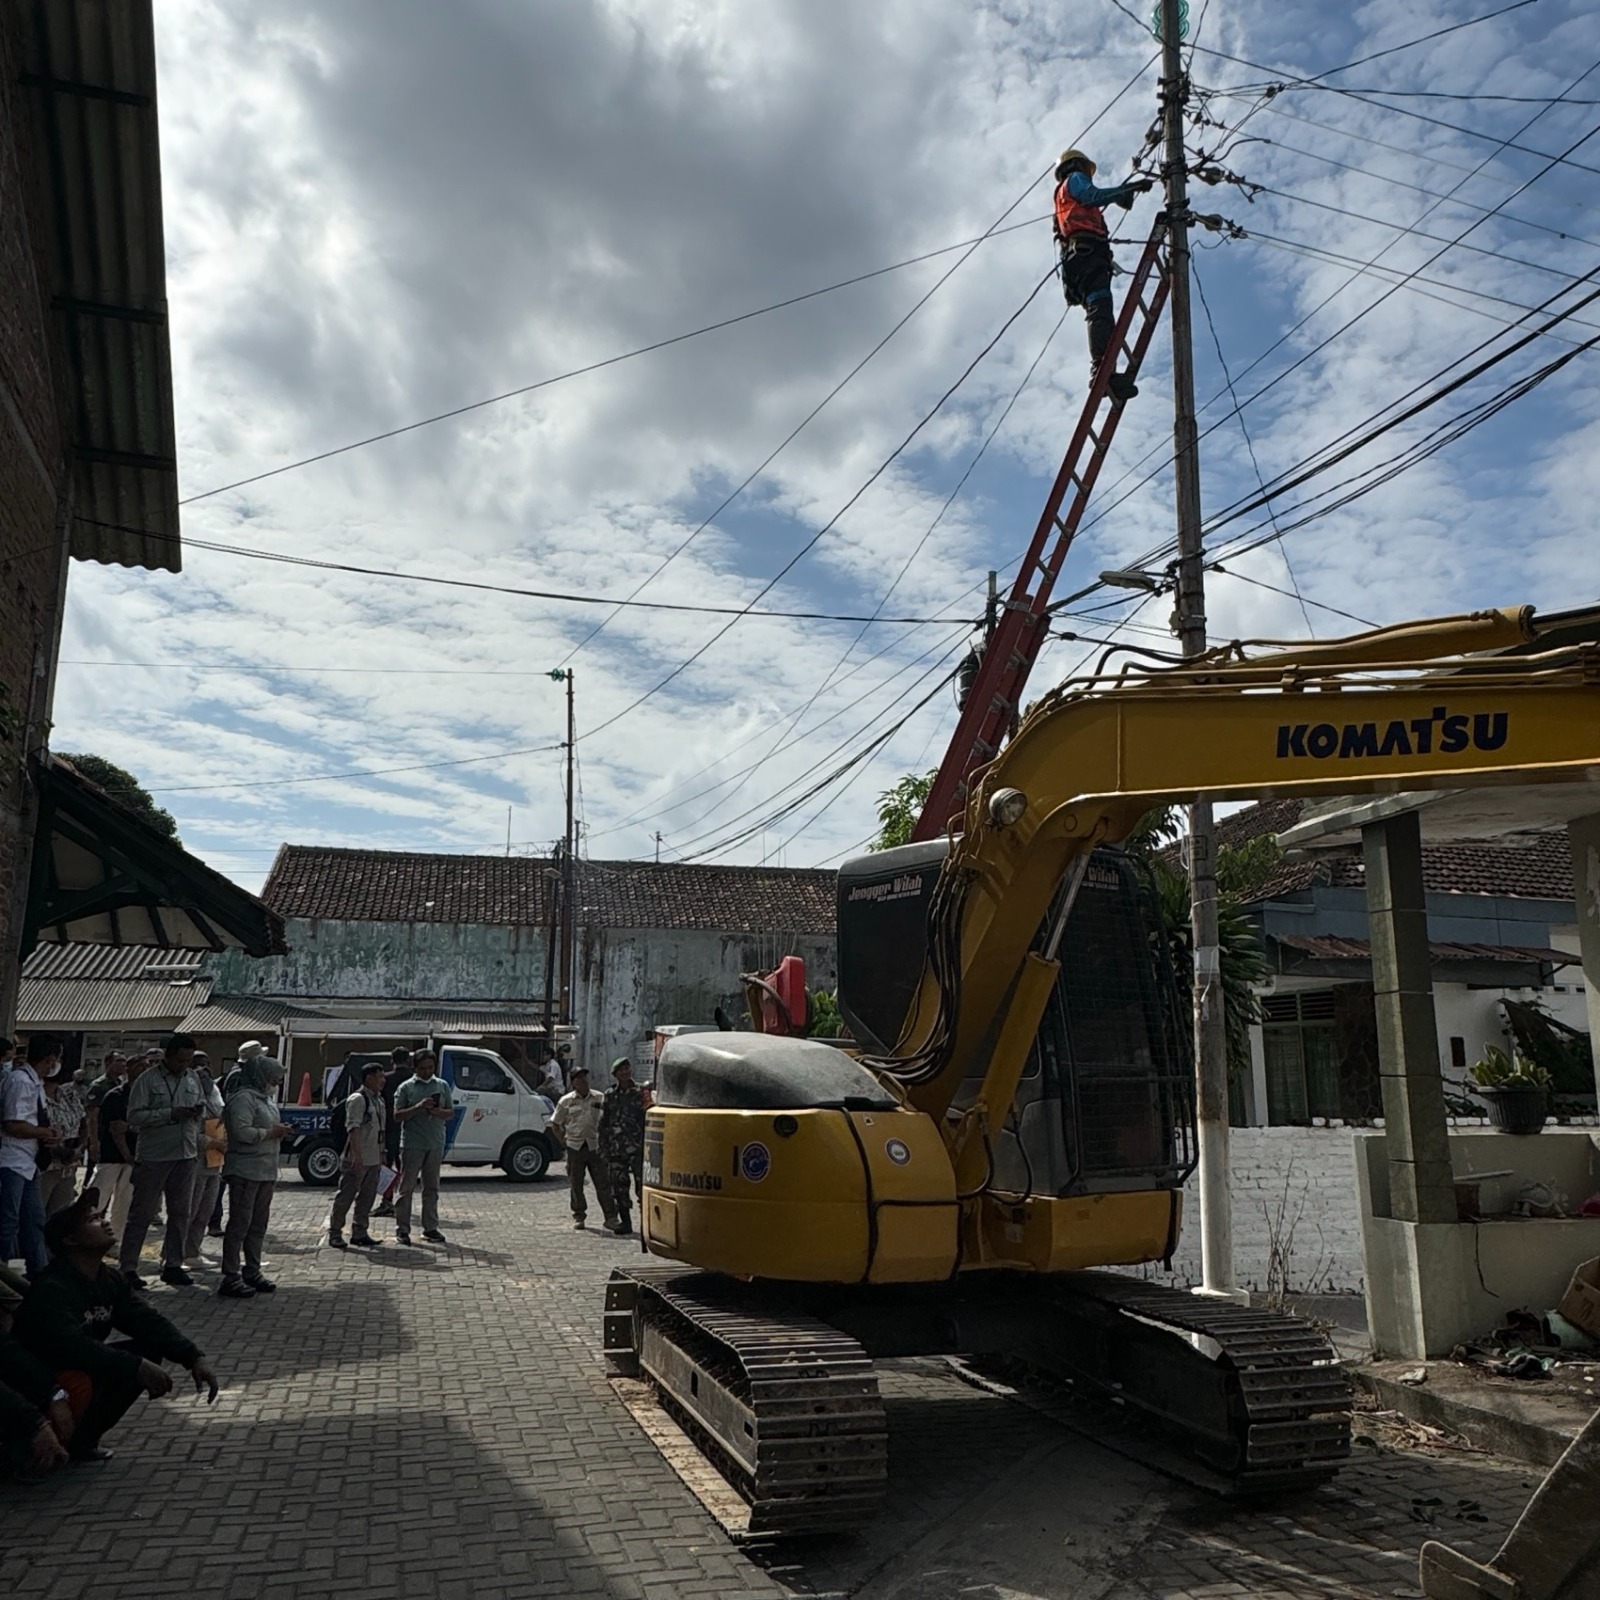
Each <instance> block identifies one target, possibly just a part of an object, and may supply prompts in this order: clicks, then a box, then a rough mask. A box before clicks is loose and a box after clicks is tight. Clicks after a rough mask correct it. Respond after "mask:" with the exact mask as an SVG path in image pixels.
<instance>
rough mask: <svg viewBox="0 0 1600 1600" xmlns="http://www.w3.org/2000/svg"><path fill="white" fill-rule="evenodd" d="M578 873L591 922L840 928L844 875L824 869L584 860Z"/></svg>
mask: <svg viewBox="0 0 1600 1600" xmlns="http://www.w3.org/2000/svg"><path fill="white" fill-rule="evenodd" d="M580 871H581V876H580V880H579V885H578V912H579V917H580V920H581V921H582V922H583V923H584V925H585V926H588V927H603V928H706V929H716V930H719V931H721V932H724V933H768V932H771V933H821V934H831V933H832V932H833V931H834V893H835V886H836V884H837V883H838V874H837V873H835V872H832V871H830V870H828V869H826V868H815V867H703V866H696V865H692V864H683V863H678V862H667V861H662V862H659V863H657V862H650V861H585V862H582V863H581V864H580Z"/></svg>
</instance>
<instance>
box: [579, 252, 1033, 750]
mask: <svg viewBox="0 0 1600 1600" xmlns="http://www.w3.org/2000/svg"><path fill="white" fill-rule="evenodd" d="M1054 277H1055V269H1054V267H1052V268H1051V269H1050V271H1049V272H1047V273H1046V274H1045V275H1044V277H1042V278H1041V279H1040V280H1039V282H1038V283H1037V284H1035V285H1034V287H1033V289H1032V291H1031V292H1030V293H1029V295H1028V297H1027V299H1025V300H1024V301H1023V302H1022V304H1021V305H1020V306H1018V307H1017V309H1016V310H1015V311H1013V312H1012V313H1011V315H1010V316H1009V317H1007V318H1006V320H1005V322H1004V323H1002V324H1001V326H1000V329H999V331H998V332H996V333H995V335H994V336H993V338H991V339H990V340H989V342H988V343H987V344H986V345H985V346H984V347H983V349H981V350H980V351H979V352H978V353H977V355H975V356H974V357H973V358H972V360H971V361H970V362H969V363H968V365H967V367H966V370H965V371H964V372H962V374H961V376H960V377H959V378H957V379H956V381H955V382H954V383H953V384H951V385H950V387H949V388H948V389H946V390H945V392H944V393H943V394H942V395H941V396H940V397H939V399H938V400H937V401H936V402H935V403H934V406H933V408H932V410H930V411H929V412H928V413H927V414H926V415H925V416H924V417H923V418H922V419H921V421H919V422H918V423H917V425H916V426H915V427H914V428H913V429H912V430H911V432H910V433H908V434H907V435H906V436H905V438H904V439H902V440H901V441H900V443H899V444H897V445H896V446H895V447H894V449H893V450H891V451H890V452H889V454H888V455H887V456H886V457H885V458H884V459H883V461H882V462H881V463H880V464H879V465H878V467H877V468H876V469H874V471H873V472H872V473H871V474H870V476H869V477H868V478H867V481H866V482H865V483H863V484H862V485H861V487H860V488H859V489H857V490H856V491H855V493H854V494H852V495H851V496H850V497H849V499H847V500H846V501H845V503H844V504H843V505H842V506H840V507H839V509H838V510H837V511H835V512H834V514H833V515H832V516H831V517H829V518H828V520H827V521H826V522H825V523H824V524H823V525H822V526H821V527H820V528H818V529H817V531H816V532H815V533H814V534H812V535H811V537H810V538H809V539H807V540H806V542H805V543H804V544H803V545H801V546H800V548H799V549H798V550H797V551H796V552H795V553H794V554H793V555H792V556H791V557H790V558H789V559H788V561H786V562H785V563H784V564H783V566H782V567H780V568H779V569H778V571H777V572H775V573H774V574H773V575H772V577H770V578H769V579H768V580H767V581H766V583H765V584H764V585H763V586H762V589H761V592H760V593H759V594H758V595H757V596H756V599H755V600H752V601H751V602H750V604H751V606H754V605H755V603H756V600H761V599H763V598H764V597H765V596H767V595H768V594H770V593H771V592H772V590H773V589H775V588H776V587H777V585H778V584H779V583H781V582H782V581H783V579H784V578H786V577H787V576H788V575H789V574H790V573H791V572H792V571H794V569H795V568H796V567H797V566H798V565H799V564H800V562H801V561H802V560H803V559H804V558H805V557H806V555H807V554H808V553H809V552H810V551H811V550H813V549H815V547H816V546H817V544H818V543H819V542H820V541H821V540H822V538H823V537H824V536H825V535H826V534H827V533H829V532H830V531H831V530H832V529H833V528H834V527H835V526H836V524H837V523H838V522H839V519H840V518H841V517H843V516H844V515H845V513H846V512H847V511H849V510H850V508H851V507H852V506H854V505H855V504H856V502H857V501H858V500H860V498H861V497H862V496H863V495H864V494H865V493H866V492H867V490H868V489H870V488H871V487H872V486H873V484H875V483H876V482H877V481H878V479H879V478H881V477H882V476H883V474H884V473H885V472H887V471H888V470H889V468H890V467H891V466H892V465H893V464H894V463H895V461H897V460H898V459H899V457H900V456H901V455H902V454H904V452H905V451H906V450H908V449H909V448H910V447H911V445H912V443H913V442H914V441H915V440H916V438H917V436H918V434H920V433H921V432H922V430H923V429H924V428H926V427H927V425H928V424H929V423H930V422H932V421H933V419H934V418H935V417H936V416H937V415H938V414H939V412H940V411H941V410H943V408H944V405H945V402H946V401H947V400H949V399H950V397H951V396H952V395H954V394H955V392H956V391H957V390H958V389H959V388H960V387H961V385H962V384H964V383H965V382H966V381H967V379H968V378H969V377H971V376H972V374H973V372H974V371H975V370H976V369H977V367H978V365H979V363H980V362H981V361H982V360H983V359H984V357H985V356H987V355H988V354H989V352H990V351H991V350H993V349H994V347H995V346H996V345H997V344H998V343H999V342H1000V341H1001V339H1003V338H1004V337H1005V335H1006V333H1007V332H1008V331H1009V330H1010V328H1011V325H1012V324H1013V323H1014V322H1015V321H1016V320H1017V318H1018V317H1020V316H1021V315H1022V313H1023V312H1024V311H1026V310H1027V309H1028V307H1029V306H1030V305H1032V304H1033V301H1034V300H1035V298H1036V297H1037V296H1038V294H1039V291H1040V290H1041V289H1043V288H1044V286H1045V285H1046V284H1047V283H1049V282H1050V281H1051V279H1053V278H1054ZM738 621H739V617H737V616H736V617H733V618H730V619H729V621H727V622H726V623H724V624H723V626H722V627H721V628H719V629H718V630H717V631H716V632H715V633H714V634H712V636H711V637H710V638H709V639H707V640H706V642H705V643H704V644H702V645H701V646H700V647H699V648H698V649H697V650H695V651H694V652H693V653H692V654H691V655H689V656H688V657H687V658H686V659H684V660H683V661H680V662H679V663H678V665H677V666H675V667H674V668H673V669H672V671H671V672H669V673H668V674H667V675H666V677H664V678H662V679H660V680H659V681H658V682H656V683H654V684H652V685H651V687H650V688H648V689H646V690H645V692H644V693H643V694H642V695H640V696H639V697H638V698H637V699H636V700H634V701H632V702H630V703H629V704H628V705H626V706H624V707H623V708H622V710H621V711H618V712H615V713H614V714H613V715H611V716H610V717H607V718H606V720H605V721H604V722H602V723H600V724H599V725H598V726H596V727H594V728H592V729H590V731H589V735H588V737H591V738H592V737H593V736H594V735H595V734H597V733H601V732H603V731H604V730H605V729H606V728H609V727H611V726H612V725H613V724H615V723H617V722H620V721H621V720H622V719H623V718H624V717H625V716H627V715H629V713H630V712H633V711H637V710H638V709H639V707H640V706H642V705H643V704H644V703H645V702H646V701H647V700H650V699H651V698H653V697H654V696H655V695H657V694H659V693H660V692H661V690H663V689H665V688H666V687H667V685H668V684H669V683H671V682H672V681H673V680H674V679H675V678H677V677H678V676H679V675H680V674H681V673H683V672H685V671H687V670H688V669H689V667H691V666H692V665H693V664H694V663H695V662H696V661H698V660H699V659H700V657H701V656H703V655H704V654H705V653H706V651H708V650H709V649H710V648H711V647H712V646H713V645H714V644H716V643H717V641H718V640H719V639H722V638H724V637H726V635H727V633H728V632H729V630H730V629H731V628H732V627H733V626H734V624H735V623H736V622H738Z"/></svg>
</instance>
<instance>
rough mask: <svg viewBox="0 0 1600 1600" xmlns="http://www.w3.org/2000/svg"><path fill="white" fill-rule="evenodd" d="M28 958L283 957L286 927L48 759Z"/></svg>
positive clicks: (26, 936)
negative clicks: (103, 950) (48, 951)
mask: <svg viewBox="0 0 1600 1600" xmlns="http://www.w3.org/2000/svg"><path fill="white" fill-rule="evenodd" d="M30 773H31V776H32V778H33V781H34V784H35V786H36V788H37V791H38V802H39V821H38V827H37V831H36V833H35V836H34V850H33V874H32V878H31V881H30V882H29V885H28V910H27V915H26V917H25V918H24V920H23V929H22V954H23V955H24V956H27V955H28V954H29V952H31V951H32V950H33V948H34V946H35V945H37V944H40V943H46V944H49V943H56V944H66V943H71V942H77V943H83V944H141V945H159V946H162V947H163V948H167V949H184V950H227V949H236V950H244V951H246V952H247V953H248V954H250V955H254V956H266V955H281V954H283V953H284V951H285V948H286V947H285V945H284V942H283V923H282V922H281V921H280V920H279V919H278V917H276V916H275V915H274V914H273V913H272V912H271V911H269V910H268V909H267V908H266V907H265V906H264V905H262V903H261V902H260V901H259V900H257V899H256V897H255V896H254V895H253V894H247V893H246V892H245V891H244V890H243V889H241V888H240V887H239V886H238V884H236V883H233V882H231V881H230V880H229V879H227V878H225V877H223V876H222V874H221V873H220V872H215V871H213V870H212V869H211V868H210V867H208V866H207V865H206V864H205V862H203V861H201V860H199V859H198V858H197V857H195V856H192V855H190V854H189V852H188V851H187V850H185V849H184V848H183V847H182V846H181V845H177V844H174V843H173V841H172V840H171V839H168V838H165V837H163V836H162V835H161V834H159V833H157V832H156V831H155V830H154V829H153V828H152V827H150V825H149V824H148V823H146V822H145V821H144V820H143V819H142V818H140V817H139V816H138V815H136V814H135V813H134V812H132V811H130V810H128V809H127V807H125V806H122V805H119V804H118V803H117V802H116V801H115V800H113V799H112V798H111V797H110V796H109V795H108V794H106V793H105V792H104V790H102V789H99V788H97V787H96V786H95V785H94V784H92V783H90V782H89V781H88V779H87V778H85V777H83V776H82V775H81V774H80V773H78V772H77V771H75V770H74V769H73V767H72V766H71V764H70V763H68V762H65V761H61V760H59V759H57V758H55V757H51V756H46V757H44V758H43V759H41V760H39V761H36V762H34V763H32V765H31V767H30Z"/></svg>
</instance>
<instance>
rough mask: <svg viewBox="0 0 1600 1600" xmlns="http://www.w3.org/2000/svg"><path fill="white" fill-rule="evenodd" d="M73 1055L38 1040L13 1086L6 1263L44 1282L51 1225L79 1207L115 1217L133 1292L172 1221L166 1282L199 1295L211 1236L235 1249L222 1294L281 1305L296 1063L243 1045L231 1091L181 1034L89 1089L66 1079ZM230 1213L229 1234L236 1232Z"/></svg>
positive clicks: (11, 1069) (4, 1204) (1, 1095)
mask: <svg viewBox="0 0 1600 1600" xmlns="http://www.w3.org/2000/svg"><path fill="white" fill-rule="evenodd" d="M61 1058H62V1044H61V1041H60V1040H59V1039H58V1038H56V1037H55V1036H53V1035H51V1034H48V1033H37V1034H34V1035H33V1036H32V1037H31V1038H30V1039H29V1040H28V1042H27V1046H26V1048H25V1050H24V1051H23V1053H22V1054H21V1055H20V1056H13V1058H12V1059H11V1061H10V1063H9V1066H8V1068H7V1070H6V1071H5V1073H4V1074H3V1075H0V1261H9V1260H12V1259H15V1258H19V1257H20V1258H21V1260H22V1262H23V1264H24V1267H25V1270H26V1273H27V1276H28V1277H29V1278H30V1279H36V1278H37V1277H38V1276H39V1275H40V1274H41V1273H42V1272H43V1271H44V1270H45V1268H46V1267H47V1266H48V1265H49V1263H50V1260H51V1256H52V1253H53V1252H52V1250H51V1247H50V1243H49V1227H48V1224H49V1222H50V1219H51V1218H52V1217H54V1216H57V1215H60V1214H62V1213H63V1212H65V1211H66V1210H67V1209H69V1208H70V1207H72V1206H73V1205H74V1203H75V1202H76V1201H77V1200H78V1199H79V1181H80V1179H83V1180H85V1181H84V1189H85V1192H88V1191H89V1190H90V1189H91V1188H92V1190H93V1192H94V1193H95V1195H96V1200H97V1209H101V1208H103V1210H104V1213H105V1218H106V1224H107V1227H108V1228H109V1229H110V1231H111V1234H112V1236H113V1240H114V1247H115V1249H116V1253H117V1268H118V1271H119V1272H120V1273H121V1275H122V1278H123V1280H124V1281H125V1283H126V1284H127V1286H128V1287H129V1289H130V1290H133V1291H135V1292H137V1291H139V1290H142V1289H144V1288H145V1287H147V1284H146V1280H145V1279H144V1278H142V1277H141V1276H140V1275H139V1268H140V1258H141V1256H142V1255H143V1253H144V1246H145V1241H146V1240H147V1239H148V1238H149V1235H150V1230H151V1228H152V1227H153V1226H155V1224H156V1221H157V1218H158V1217H163V1224H162V1226H163V1233H162V1240H161V1256H160V1260H161V1265H160V1277H161V1281H162V1282H163V1283H166V1284H170V1285H171V1286H172V1287H174V1288H185V1289H186V1288H190V1287H192V1286H193V1285H194V1282H195V1278H194V1275H193V1273H191V1272H190V1270H189V1269H190V1267H192V1266H196V1265H200V1264H201V1263H202V1262H203V1261H204V1257H203V1256H202V1254H201V1250H202V1245H203V1242H204V1240H205V1237H206V1235H207V1234H208V1233H209V1234H211V1235H212V1236H215V1237H220V1238H221V1239H222V1260H221V1267H222V1276H221V1281H220V1283H219V1284H218V1288H217V1292H218V1293H219V1294H221V1295H223V1296H225V1297H226V1298H229V1299H235V1300H248V1299H252V1298H253V1297H254V1296H256V1295H258V1294H270V1293H272V1291H273V1289H274V1287H275V1285H274V1284H273V1283H272V1282H271V1280H270V1279H268V1278H266V1277H265V1276H263V1274H262V1271H261V1255H262V1245H263V1243H264V1241H265V1239H266V1233H267V1223H268V1218H269V1216H270V1213H271V1209H272V1193H273V1189H274V1187H275V1185H276V1183H277V1177H278V1159H279V1152H280V1150H281V1147H282V1144H283V1140H284V1139H285V1138H287V1137H288V1136H289V1134H290V1133H291V1132H292V1130H291V1129H290V1127H289V1126H288V1124H286V1123H285V1122H283V1121H282V1120H281V1118H280V1115H279V1112H278V1108H277V1103H276V1091H277V1087H278V1085H279V1084H280V1083H282V1081H283V1070H284V1069H283V1065H282V1063H281V1062H279V1061H277V1060H275V1059H274V1058H273V1057H272V1056H270V1055H268V1054H267V1052H266V1047H265V1046H264V1045H263V1044H261V1043H260V1042H259V1041H258V1040H251V1041H249V1042H248V1043H246V1044H244V1045H242V1046H241V1047H240V1050H239V1056H238V1060H237V1061H236V1062H235V1063H234V1065H233V1068H232V1070H231V1071H230V1072H229V1073H228V1074H227V1077H226V1080H225V1082H224V1083H223V1084H221V1085H219V1084H218V1082H217V1080H216V1077H215V1076H214V1075H213V1073H212V1070H211V1063H210V1061H209V1060H208V1058H207V1057H206V1054H205V1052H204V1051H202V1050H199V1049H197V1048H196V1046H195V1041H194V1039H193V1038H191V1037H190V1036H189V1035H188V1034H184V1033H175V1034H173V1035H172V1036H171V1037H170V1038H168V1039H167V1040H166V1041H165V1042H164V1043H163V1044H161V1045H160V1046H157V1047H155V1048H153V1049H151V1050H150V1051H148V1052H147V1053H146V1054H144V1055H135V1056H124V1055H122V1054H121V1053H120V1052H117V1051H112V1052H110V1053H109V1054H108V1055H107V1056H106V1059H105V1063H104V1066H105V1070H104V1072H103V1073H102V1074H101V1075H100V1077H98V1078H96V1079H94V1080H93V1081H92V1082H90V1083H88V1084H87V1085H79V1084H77V1083H76V1082H74V1081H73V1080H72V1079H71V1078H65V1077H63V1075H62V1070H61ZM224 1202H226V1225H224Z"/></svg>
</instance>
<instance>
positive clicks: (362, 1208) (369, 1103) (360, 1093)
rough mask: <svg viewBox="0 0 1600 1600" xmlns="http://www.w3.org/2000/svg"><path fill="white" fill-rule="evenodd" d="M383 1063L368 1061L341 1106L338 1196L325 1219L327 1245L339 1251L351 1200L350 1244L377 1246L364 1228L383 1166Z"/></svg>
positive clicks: (385, 1113)
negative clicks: (353, 1210) (357, 1084)
mask: <svg viewBox="0 0 1600 1600" xmlns="http://www.w3.org/2000/svg"><path fill="white" fill-rule="evenodd" d="M384 1071H385V1068H384V1064H383V1062H381V1061H369V1062H368V1063H367V1064H366V1066H365V1068H363V1070H362V1073H361V1087H360V1088H359V1089H357V1090H356V1092H355V1093H354V1094H353V1095H351V1096H350V1098H349V1099H348V1100H346V1101H345V1103H344V1162H343V1166H344V1170H343V1172H342V1173H341V1174H340V1178H339V1193H338V1195H337V1197H336V1198H335V1200H334V1202H333V1215H332V1216H331V1217H330V1218H329V1220H328V1243H329V1244H331V1245H332V1246H333V1248H334V1249H335V1250H343V1249H344V1248H345V1243H344V1219H345V1218H346V1217H347V1216H348V1215H349V1213H350V1202H351V1201H352V1200H353V1201H355V1207H356V1225H355V1228H354V1230H353V1231H352V1233H351V1235H350V1243H351V1244H353V1245H355V1246H356V1247H357V1248H358V1249H361V1250H370V1249H372V1248H373V1246H374V1245H376V1244H377V1242H378V1241H377V1240H376V1239H374V1238H373V1237H372V1234H371V1232H370V1231H369V1228H368V1221H369V1219H370V1218H371V1216H372V1202H373V1198H374V1197H375V1196H376V1195H377V1192H378V1173H379V1172H380V1171H381V1170H382V1167H383V1152H384V1130H385V1128H386V1127H387V1125H388V1108H387V1107H386V1106H385V1105H384V1103H383V1078H384Z"/></svg>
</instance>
